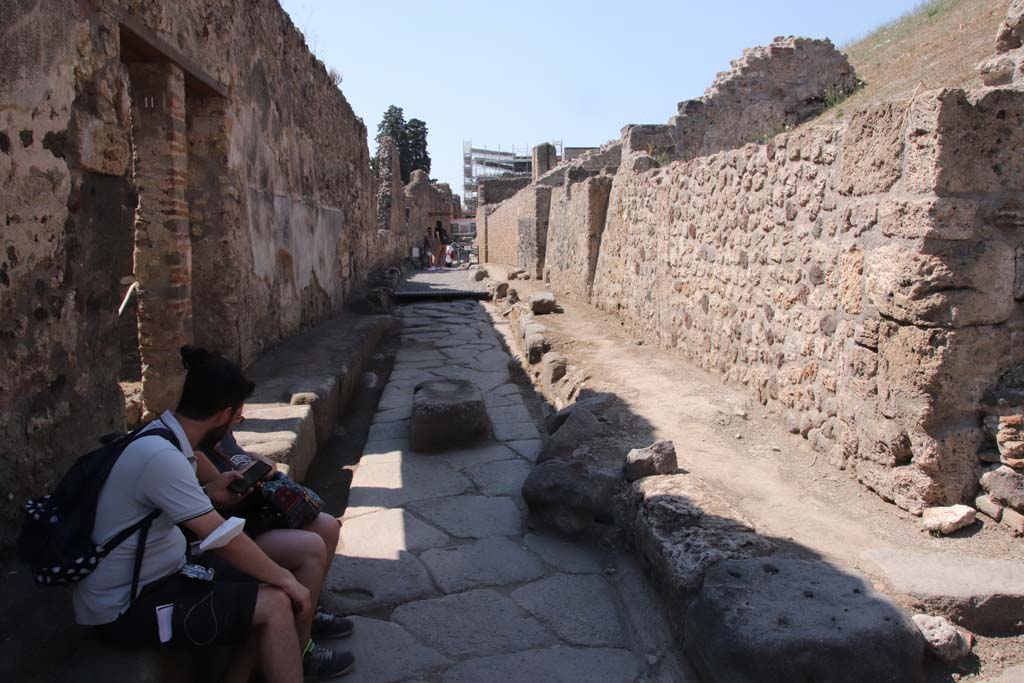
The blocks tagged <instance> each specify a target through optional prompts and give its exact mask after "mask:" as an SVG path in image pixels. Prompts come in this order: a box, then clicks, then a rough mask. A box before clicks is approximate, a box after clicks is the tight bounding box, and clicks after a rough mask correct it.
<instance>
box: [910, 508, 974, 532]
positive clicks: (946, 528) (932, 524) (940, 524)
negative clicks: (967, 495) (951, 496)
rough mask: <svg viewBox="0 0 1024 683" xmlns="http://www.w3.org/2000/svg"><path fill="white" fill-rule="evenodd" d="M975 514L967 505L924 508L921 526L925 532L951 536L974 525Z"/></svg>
mask: <svg viewBox="0 0 1024 683" xmlns="http://www.w3.org/2000/svg"><path fill="white" fill-rule="evenodd" d="M976 517H977V512H976V511H975V509H974V508H972V507H970V506H968V505H951V506H949V507H934V508H925V510H924V513H923V515H922V517H921V524H922V525H923V526H924V528H925V529H926V530H927V531H931V532H932V533H938V534H951V533H954V532H956V531H959V530H960V529H963V528H965V527H969V526H970V525H972V524H974V522H975V519H976Z"/></svg>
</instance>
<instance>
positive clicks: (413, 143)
mask: <svg viewBox="0 0 1024 683" xmlns="http://www.w3.org/2000/svg"><path fill="white" fill-rule="evenodd" d="M401 153H402V156H403V157H405V156H407V157H408V158H409V172H410V173H412V171H415V170H417V169H421V170H423V171H426V173H427V175H428V176H429V175H430V154H428V153H427V124H426V123H425V122H423V121H421V120H420V119H409V122H408V123H406V124H405V147H404V149H402V152H401Z"/></svg>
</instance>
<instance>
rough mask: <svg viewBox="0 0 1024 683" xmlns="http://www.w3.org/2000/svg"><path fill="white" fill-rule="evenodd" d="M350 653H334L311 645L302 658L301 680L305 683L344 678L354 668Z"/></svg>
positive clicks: (353, 658)
mask: <svg viewBox="0 0 1024 683" xmlns="http://www.w3.org/2000/svg"><path fill="white" fill-rule="evenodd" d="M355 663H356V658H355V657H354V656H353V655H352V653H351V652H335V651H334V650H331V649H328V648H326V647H321V646H319V645H317V644H316V643H313V647H311V648H309V651H308V652H306V654H304V655H303V656H302V678H303V680H307V681H326V680H330V679H332V678H337V677H338V676H344V675H345V674H347V673H348V672H349V671H351V670H352V667H353V666H355Z"/></svg>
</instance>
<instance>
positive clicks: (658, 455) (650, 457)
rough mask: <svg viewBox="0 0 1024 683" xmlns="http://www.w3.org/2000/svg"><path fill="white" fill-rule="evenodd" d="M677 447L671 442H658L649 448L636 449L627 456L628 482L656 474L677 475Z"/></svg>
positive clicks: (626, 470) (626, 471)
mask: <svg viewBox="0 0 1024 683" xmlns="http://www.w3.org/2000/svg"><path fill="white" fill-rule="evenodd" d="M677 469H678V464H677V463H676V447H675V444H673V443H672V442H671V441H656V442H655V443H653V444H651V445H650V446H648V447H647V448H634V449H633V450H631V451H630V452H629V453H627V454H626V466H625V475H626V481H636V480H637V479H641V478H643V477H651V476H654V475H656V474H675V472H676V470H677Z"/></svg>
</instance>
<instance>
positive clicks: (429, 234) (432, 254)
mask: <svg viewBox="0 0 1024 683" xmlns="http://www.w3.org/2000/svg"><path fill="white" fill-rule="evenodd" d="M440 244H441V243H440V242H439V241H438V239H437V235H436V234H435V233H434V229H433V228H430V227H428V228H427V230H426V234H425V235H424V236H423V252H424V253H425V254H426V255H427V270H428V271H433V270H434V269H435V267H436V266H437V264H438V263H439V262H438V260H437V253H438V248H439V247H440Z"/></svg>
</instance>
